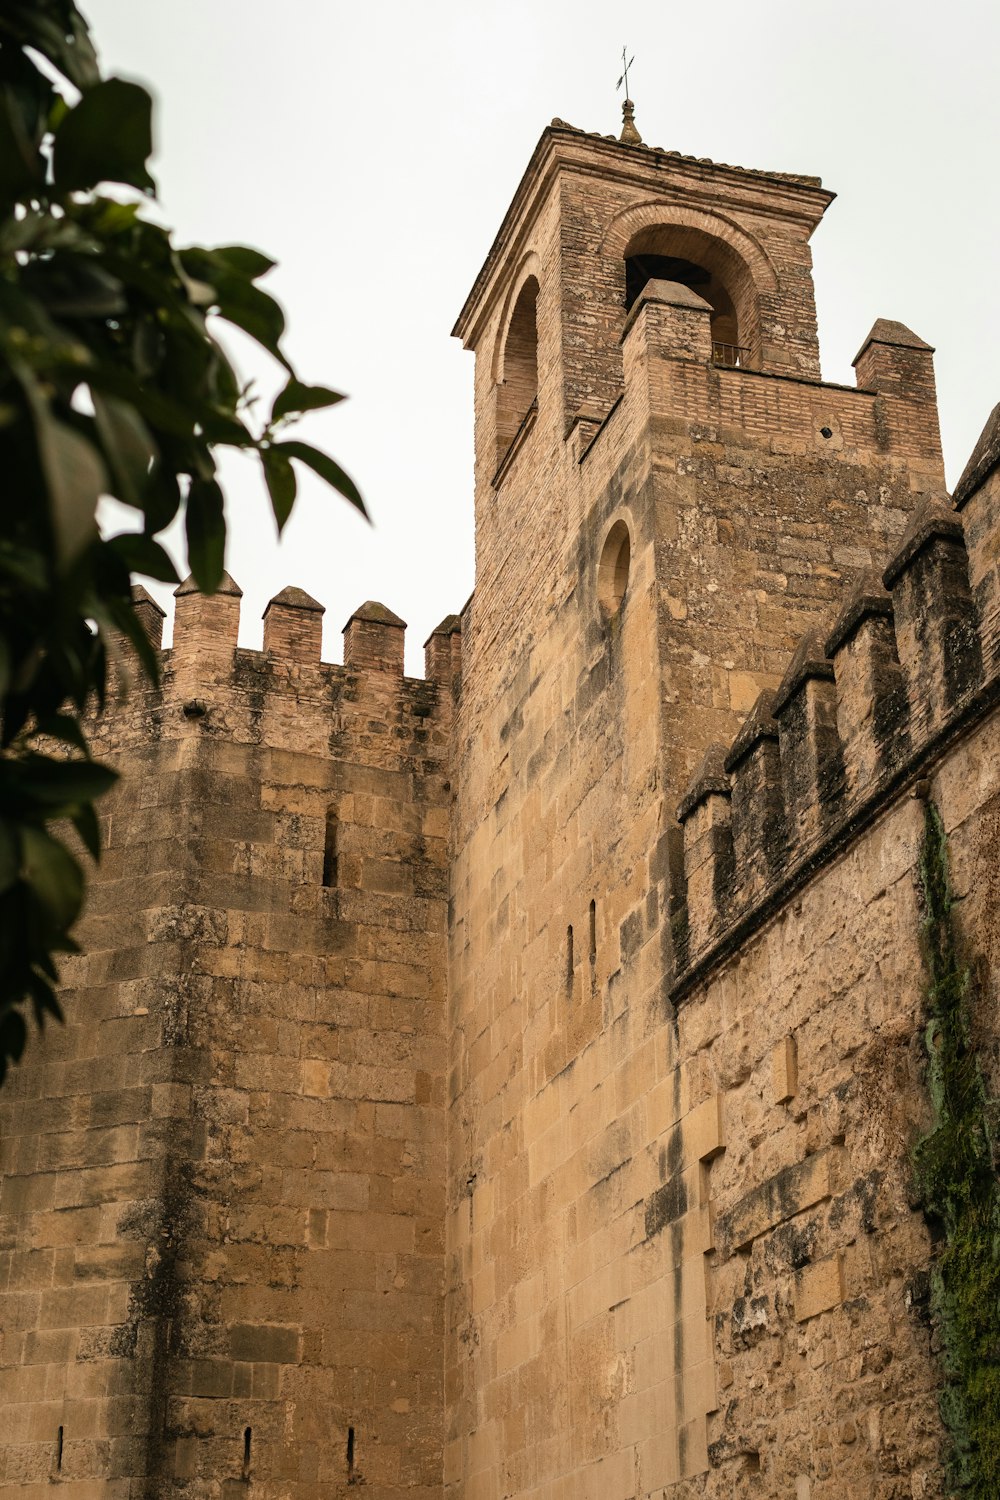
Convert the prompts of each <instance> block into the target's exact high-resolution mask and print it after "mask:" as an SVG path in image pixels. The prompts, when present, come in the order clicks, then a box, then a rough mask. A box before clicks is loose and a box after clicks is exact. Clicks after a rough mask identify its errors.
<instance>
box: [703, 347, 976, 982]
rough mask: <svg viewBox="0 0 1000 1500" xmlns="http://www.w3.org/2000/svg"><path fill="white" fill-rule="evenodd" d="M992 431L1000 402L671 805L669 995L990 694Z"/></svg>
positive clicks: (903, 784) (880, 805) (915, 784)
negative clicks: (963, 456)
mask: <svg viewBox="0 0 1000 1500" xmlns="http://www.w3.org/2000/svg"><path fill="white" fill-rule="evenodd" d="M917 352H918V353H919V350H918V351H917ZM998 430H1000V408H998V409H997V411H995V412H994V414H993V416H992V417H991V419H990V423H989V424H988V427H987V431H986V432H985V433H984V435H983V437H982V438H981V439H980V443H979V445H978V446H977V449H976V452H975V453H974V454H973V458H972V460H971V461H970V465H969V468H968V469H967V470H966V474H965V475H964V476H963V479H962V481H961V483H960V485H959V487H958V488H957V490H956V495H955V501H954V503H950V502H948V501H947V500H945V499H927V500H925V501H924V502H923V503H922V504H921V505H920V506H918V508H917V509H916V510H915V511H914V513H913V514H912V516H911V518H910V521H909V524H908V526H907V528H906V531H905V533H904V535H903V538H902V541H901V543H900V545H899V547H898V549H897V550H896V552H895V554H894V556H893V557H892V559H891V560H890V562H889V564H888V566H887V567H886V568H885V570H884V572H883V573H882V575H881V576H879V575H877V574H875V573H872V572H869V573H866V574H863V575H862V576H861V577H860V578H859V579H858V580H857V581H856V583H855V584H854V586H853V588H852V589H851V591H850V592H849V594H848V596H847V598H846V600H845V602H844V604H843V607H842V608H841V610H840V612H839V614H838V615H837V617H836V619H835V620H834V622H833V623H832V625H831V627H830V628H829V630H828V631H827V632H825V633H822V632H820V631H816V630H813V631H810V632H808V633H807V634H806V635H805V636H804V637H803V638H802V640H801V641H800V643H799V646H798V648H797V650H796V651H795V653H794V655H793V657H792V659H791V662H790V663H789V666H788V669H787V671H786V673H785V676H784V678H783V680H782V682H781V684H780V686H779V687H778V689H777V691H776V692H772V691H764V692H762V693H761V694H760V695H759V696H758V698H757V700H756V702H755V703H754V705H753V708H752V710H751V711H750V713H749V715H748V716H747V719H746V721H745V723H744V725H743V727H742V729H741V730H740V732H739V733H738V735H737V736H736V738H735V739H734V740H733V742H732V743H731V745H729V746H724V745H720V744H715V745H712V746H711V747H710V749H709V750H708V752H707V754H706V755H705V756H704V757H703V759H702V762H701V764H700V765H699V767H698V769H697V771H696V772H695V775H694V777H693V778H692V780H691V783H690V786H689V788H688V791H687V794H686V795H685V797H684V799H683V800H682V802H681V803H680V806H679V808H678V810H677V816H678V820H679V822H680V824H681V826H682V828H683V843H684V877H683V885H684V890H683V893H682V894H681V896H680V898H679V900H678V902H677V905H678V907H679V910H680V913H681V915H680V918H679V920H678V922H677V924H676V927H677V949H678V953H677V977H676V980H675V984H674V994H675V997H678V998H679V997H680V996H681V995H683V994H684V993H685V992H686V990H687V989H688V988H690V986H691V985H692V984H693V983H694V982H695V980H696V979H697V978H699V977H701V976H703V975H704V973H705V972H706V971H707V970H708V969H710V968H711V967H712V966H713V965H714V963H716V962H717V961H720V960H721V959H722V958H724V957H725V956H727V955H728V954H729V953H731V952H732V951H733V950H734V948H736V947H737V946H739V944H741V943H742V942H744V941H745V940H746V937H747V936H748V934H749V932H750V931H751V930H752V929H753V928H754V926H755V925H757V924H758V923H759V922H761V921H763V920H764V919H765V918H766V917H768V916H769V915H770V914H771V913H772V912H773V911H774V910H775V909H776V908H777V907H778V906H779V905H780V904H781V903H782V902H783V901H784V900H785V899H786V898H787V897H788V896H789V895H790V894H791V893H792V892H793V891H794V890H795V889H797V888H798V887H799V886H800V885H801V884H802V883H803V882H804V881H805V880H807V879H809V878H811V877H812V876H813V875H814V874H815V873H816V872H817V870H818V869H819V868H820V867H821V866H823V865H824V864H825V863H826V862H827V861H829V860H830V859H832V858H833V857H835V856H836V855H837V854H839V853H840V852H842V850H843V849H844V847H845V846H846V845H847V844H848V843H849V842H850V841H851V840H852V839H853V838H854V836H855V835H856V834H857V833H858V832H859V831H860V830H861V829H862V828H864V827H866V826H867V825H868V824H869V823H870V822H871V821H872V820H873V819H874V818H876V817H877V816H878V815H879V814H880V812H881V811H882V810H883V809H884V808H885V807H886V806H887V805H888V804H889V803H890V802H892V801H893V800H894V799H895V798H897V797H898V796H899V795H901V794H904V793H905V792H906V791H907V789H910V790H913V789H914V788H916V789H917V791H918V792H919V791H920V790H921V789H922V786H923V783H924V781H925V779H926V777H927V776H928V775H929V774H930V773H931V771H932V769H933V765H934V762H935V760H936V759H937V757H938V756H939V755H940V754H941V753H942V751H943V749H944V748H945V747H946V746H947V745H948V744H949V743H950V742H951V740H952V739H953V738H954V737H955V735H956V734H958V733H959V732H960V731H961V730H962V729H964V728H965V727H966V726H967V725H968V724H969V723H971V722H973V721H974V720H975V719H977V718H978V717H980V716H983V715H985V714H986V713H988V712H989V711H990V710H991V709H992V708H994V707H995V705H996V704H997V703H998V702H1000V653H998V625H1000V622H998V619H997V609H996V600H997V597H998V583H1000V580H998V572H1000V479H998V475H997V472H996V468H997V456H998V453H1000V444H998V442H997V432H998ZM991 454H992V458H991V456H990V455H991Z"/></svg>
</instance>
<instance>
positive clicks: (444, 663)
mask: <svg viewBox="0 0 1000 1500" xmlns="http://www.w3.org/2000/svg"><path fill="white" fill-rule="evenodd" d="M461 672H462V620H461V617H460V616H459V615H445V617H444V619H443V620H442V621H441V623H440V625H438V626H437V627H436V629H434V630H432V631H431V633H430V635H429V636H428V637H427V639H426V641H425V642H424V676H425V677H426V678H427V679H428V681H429V682H438V683H442V684H444V685H446V686H448V687H451V688H455V687H457V685H458V683H459V681H460V678H461Z"/></svg>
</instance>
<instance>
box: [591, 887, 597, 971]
mask: <svg viewBox="0 0 1000 1500" xmlns="http://www.w3.org/2000/svg"><path fill="white" fill-rule="evenodd" d="M596 960H597V902H596V901H591V903H590V962H591V963H595V962H596Z"/></svg>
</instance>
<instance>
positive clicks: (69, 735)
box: [35, 714, 90, 755]
mask: <svg viewBox="0 0 1000 1500" xmlns="http://www.w3.org/2000/svg"><path fill="white" fill-rule="evenodd" d="M35 733H36V734H42V735H45V736H46V737H47V738H48V739H52V740H62V742H63V744H65V745H72V746H73V749H74V750H82V751H83V753H84V755H89V754H90V747H89V746H88V744H87V741H86V739H85V738H84V734H83V730H82V729H81V728H80V721H79V719H74V718H73V717H72V715H70V714H47V715H46V716H45V717H44V718H42V719H39V720H38V723H37V724H36V725H35Z"/></svg>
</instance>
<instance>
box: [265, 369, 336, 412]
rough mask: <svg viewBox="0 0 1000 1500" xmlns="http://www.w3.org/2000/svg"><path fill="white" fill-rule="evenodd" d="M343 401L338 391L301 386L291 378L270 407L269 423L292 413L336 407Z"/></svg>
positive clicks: (320, 386)
mask: <svg viewBox="0 0 1000 1500" xmlns="http://www.w3.org/2000/svg"><path fill="white" fill-rule="evenodd" d="M343 399H344V397H343V396H342V394H341V393H340V391H330V390H327V388H326V386H324V385H303V384H302V383H301V381H298V380H296V379H295V377H294V376H292V378H291V379H290V380H289V381H288V384H287V385H286V386H285V388H284V390H283V391H279V393H278V395H277V397H276V399H275V402H274V405H273V406H272V407H271V421H272V422H277V421H279V420H280V419H281V418H282V417H288V416H291V415H293V414H294V413H299V412H304V411H318V410H319V409H320V407H324V406H336V404H337V402H338V401H343Z"/></svg>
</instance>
